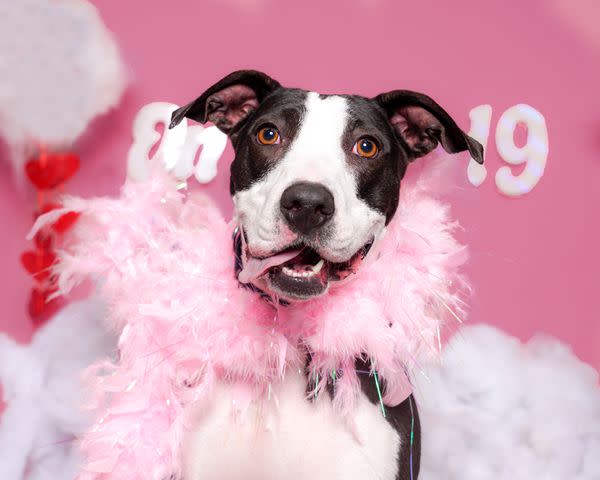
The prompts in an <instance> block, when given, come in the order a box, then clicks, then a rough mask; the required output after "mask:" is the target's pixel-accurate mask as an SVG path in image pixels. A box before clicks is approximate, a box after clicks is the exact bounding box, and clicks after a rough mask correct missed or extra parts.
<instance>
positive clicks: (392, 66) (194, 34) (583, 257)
mask: <svg viewBox="0 0 600 480" xmlns="http://www.w3.org/2000/svg"><path fill="white" fill-rule="evenodd" d="M94 3H95V4H96V5H97V6H98V8H99V10H100V13H101V15H102V17H103V18H104V20H105V22H106V24H107V25H108V27H109V28H110V29H111V30H113V31H114V33H115V35H116V37H117V40H118V41H119V42H120V44H121V47H122V52H123V55H124V57H125V59H126V61H127V62H128V64H129V65H130V66H131V70H132V77H133V80H132V86H131V88H130V90H129V92H128V93H127V94H126V96H125V98H124V101H123V103H122V106H121V107H120V108H119V110H118V111H115V112H113V113H111V114H109V115H107V116H105V117H103V118H101V119H99V120H97V121H96V122H95V123H94V125H93V126H92V127H91V128H90V129H89V131H88V133H87V134H86V135H85V137H84V138H83V139H82V140H81V141H80V142H79V147H78V148H79V152H80V154H81V156H82V160H83V167H82V170H81V171H80V173H79V174H78V175H77V176H76V178H75V179H74V180H73V181H72V183H71V184H70V185H69V186H68V187H67V190H68V191H69V192H72V193H78V194H82V195H96V194H107V193H114V192H116V190H117V188H118V186H119V185H120V183H121V182H122V181H123V178H124V171H125V156H126V152H127V149H128V147H129V145H130V141H131V138H130V131H131V123H132V120H133V117H134V115H135V113H136V112H137V110H138V109H139V108H140V107H141V106H142V105H144V104H146V103H149V102H151V101H159V100H160V101H173V102H176V103H180V104H181V103H183V102H186V101H188V100H189V99H191V98H192V97H194V96H196V95H197V94H199V93H200V92H201V91H202V90H203V89H204V88H206V87H207V86H209V85H210V84H211V82H213V81H216V80H217V79H219V78H220V77H221V76H223V75H225V74H227V73H229V72H230V71H232V70H235V69H239V68H246V67H251V68H257V69H261V70H264V71H266V72H268V73H270V74H271V75H272V76H274V77H275V78H277V79H278V80H280V81H281V82H282V83H284V84H286V85H289V86H301V87H305V88H311V89H315V90H319V91H322V92H354V93H360V94H365V95H373V94H376V93H379V92H381V91H385V90H391V89H395V88H407V89H414V90H420V91H422V92H425V93H428V94H430V95H432V96H433V97H434V98H436V99H437V100H438V101H439V102H440V103H442V104H443V105H444V106H445V107H446V108H447V109H448V111H450V112H451V113H452V114H453V115H454V116H455V118H456V119H457V120H458V122H459V123H460V124H461V125H462V126H463V127H464V128H465V129H468V127H469V118H468V112H469V110H470V109H471V108H473V107H475V106H477V105H481V104H490V105H492V107H493V109H494V115H493V120H492V125H493V128H495V125H496V122H497V121H498V118H499V116H500V114H501V113H502V112H503V111H504V110H505V109H506V108H508V107H510V106H512V105H515V104H517V103H527V104H529V105H532V106H533V107H535V108H536V109H537V110H539V111H540V112H541V113H542V114H543V115H544V116H545V117H546V121H547V124H548V131H549V141H550V155H549V157H548V164H547V168H546V172H545V175H544V176H543V178H542V179H541V181H540V183H539V184H538V185H537V186H536V187H535V188H534V189H533V191H532V192H531V193H530V194H528V195H525V196H522V197H518V198H507V197H505V196H502V195H501V194H500V193H499V192H498V191H497V189H496V186H495V185H494V182H493V177H494V174H495V171H496V170H497V169H498V168H499V167H500V166H501V165H504V163H503V162H502V160H501V159H500V157H499V156H498V154H497V152H496V148H495V145H494V136H493V130H492V135H491V136H490V143H489V144H488V153H487V158H486V161H487V165H488V172H489V175H488V180H486V182H485V183H484V184H483V185H482V186H481V187H479V188H475V187H472V186H470V185H469V184H468V183H467V182H466V179H465V178H464V177H465V175H461V179H460V181H459V182H458V185H457V187H458V188H456V189H455V190H454V191H453V193H452V194H451V196H450V199H451V201H452V203H453V205H454V207H455V213H456V215H457V217H458V218H459V219H460V221H461V223H462V225H463V226H464V227H465V233H464V237H465V239H466V240H467V241H468V243H469V244H470V246H471V248H472V261H471V264H470V267H469V270H468V274H469V276H470V278H471V279H472V282H473V285H474V286H475V292H474V297H473V301H472V311H471V315H470V321H471V322H489V323H492V324H495V325H498V326H501V327H502V328H504V329H505V330H507V331H509V332H511V333H513V334H516V335H518V336H519V337H521V338H524V339H526V338H529V337H530V336H531V335H532V334H534V333H535V332H540V331H541V332H547V333H549V334H552V335H555V336H557V337H559V338H561V339H562V340H564V341H566V342H568V343H570V344H571V345H573V347H574V349H575V351H576V353H577V354H578V355H579V356H580V357H581V358H583V359H584V360H586V361H588V362H590V363H592V364H593V365H595V366H596V367H599V368H600V348H599V346H600V323H599V314H598V311H599V307H598V302H597V299H596V295H598V284H599V282H598V275H597V274H598V272H599V271H600V255H599V254H598V252H597V250H596V249H597V247H598V244H599V242H598V240H599V238H600V235H599V233H600V216H599V215H598V205H600V188H599V187H598V180H599V179H600V176H599V173H600V108H599V107H600V95H598V85H600V67H599V65H600V64H599V62H598V55H599V54H600V41H598V40H599V38H598V35H597V34H596V33H595V30H594V29H593V23H590V22H585V21H583V20H585V18H586V10H583V9H584V8H587V9H594V8H596V7H595V6H594V4H593V2H589V1H588V0H577V1H575V2H568V3H569V5H571V6H572V7H573V9H576V10H577V9H578V10H577V12H579V13H578V14H573V11H574V10H573V11H571V10H569V11H564V12H563V11H561V9H562V8H564V7H563V6H561V4H560V1H559V0H556V1H550V0H548V1H547V0H531V1H528V2H522V1H502V2H475V1H468V0H454V1H452V2H445V1H437V2H429V1H420V2H400V1H398V0H370V1H369V0H345V1H343V2H342V1H338V2H326V1H322V0H321V1H318V2H317V1H313V0H309V1H308V0H307V1H303V2H294V3H293V4H292V3H291V2H290V3H289V6H286V5H284V2H281V1H275V0H255V1H249V0H246V1H244V0H228V1H224V0H212V1H208V0H205V1H198V0H196V1H193V0H180V1H171V2H148V1H142V0H128V1H126V2H125V1H123V2H117V1H115V0H97V1H96V2H94ZM292 5H293V6H292ZM589 13H590V15H591V14H592V13H593V12H591V10H590V12H589ZM582 19H583V20H582ZM230 159H231V150H230V149H228V151H227V157H226V158H225V159H224V160H227V161H229V160H230ZM456 162H457V164H460V167H458V168H459V171H460V173H461V174H462V173H463V172H466V165H467V162H466V160H465V159H464V158H461V159H459V158H457V159H456ZM226 163H227V162H223V163H222V164H221V171H220V173H219V176H218V178H217V179H216V180H215V181H214V182H213V183H212V184H211V185H209V186H208V187H207V188H208V190H209V191H210V192H211V193H212V194H214V195H215V196H216V197H217V198H218V199H219V201H220V202H221V205H223V207H224V209H225V210H226V211H230V208H231V207H230V201H229V199H228V198H227V195H226V192H227V171H226V170H227V168H226ZM33 204H34V201H33V198H32V196H31V194H28V193H19V192H18V191H17V189H16V188H15V186H14V183H13V182H12V180H11V178H10V176H9V170H8V167H7V165H6V164H5V163H1V164H0V219H1V220H0V221H1V225H2V227H3V228H2V236H1V238H0V247H1V248H0V264H1V265H2V266H3V270H2V275H1V276H0V287H1V288H0V304H1V305H3V307H4V308H3V315H2V317H1V318H0V329H1V330H6V331H8V332H9V333H10V334H12V335H14V336H15V337H16V338H18V339H19V340H22V341H25V340H26V339H27V338H28V337H29V335H30V333H31V328H30V325H29V321H28V319H27V317H26V315H25V309H26V302H27V295H28V289H29V286H30V283H29V278H28V277H27V276H26V275H25V273H24V272H23V271H22V270H21V268H20V266H19V264H18V256H19V254H20V252H22V251H23V250H24V249H25V248H26V246H27V242H26V241H25V240H24V236H25V234H26V232H27V230H28V228H29V226H30V225H31V212H32V210H33Z"/></svg>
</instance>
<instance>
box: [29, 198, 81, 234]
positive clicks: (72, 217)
mask: <svg viewBox="0 0 600 480" xmlns="http://www.w3.org/2000/svg"><path fill="white" fill-rule="evenodd" d="M58 208H62V205H61V204H59V203H46V204H45V205H44V206H42V208H41V209H40V211H39V213H38V214H37V216H40V215H43V214H44V213H48V212H51V211H52V210H56V209H58ZM79 215H80V214H79V213H78V212H67V213H65V214H64V215H61V216H60V217H59V218H58V220H56V221H55V222H54V223H53V224H52V227H51V228H52V230H54V231H55V232H56V233H65V232H66V231H67V230H69V228H71V227H72V226H73V224H74V223H75V222H76V221H77V219H78V218H79Z"/></svg>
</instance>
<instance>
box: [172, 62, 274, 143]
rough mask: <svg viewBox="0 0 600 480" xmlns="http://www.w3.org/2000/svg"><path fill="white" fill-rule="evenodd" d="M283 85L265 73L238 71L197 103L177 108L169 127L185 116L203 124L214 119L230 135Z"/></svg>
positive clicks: (198, 99) (195, 101)
mask: <svg viewBox="0 0 600 480" xmlns="http://www.w3.org/2000/svg"><path fill="white" fill-rule="evenodd" d="M280 87H281V85H280V84H279V82H277V81H276V80H273V79H272V78H271V77H269V76H268V75H265V74H264V73H262V72H257V71H256V70H238V71H237V72H233V73H230V74H229V75H227V76H226V77H225V78H223V79H222V80H220V81H219V82H217V83H215V84H214V85H213V86H212V87H210V88H209V89H208V90H206V91H205V92H204V93H203V94H202V95H200V96H199V97H198V98H197V99H196V100H194V101H193V102H190V103H188V104H187V105H186V106H184V107H181V108H178V109H177V110H175V111H174V112H173V114H172V115H171V124H170V125H169V128H173V127H174V126H175V125H177V124H178V123H179V122H181V120H183V119H184V118H191V119H192V120H196V121H197V122H200V123H204V122H207V121H210V122H212V123H214V124H215V125H216V126H217V127H218V128H219V130H221V131H222V132H225V133H227V134H229V133H230V132H231V130H233V129H234V128H235V127H236V126H237V125H238V124H239V123H240V122H242V121H243V120H244V119H246V117H247V116H248V115H250V114H251V113H252V112H253V111H254V110H256V109H257V108H258V105H259V104H260V102H261V101H262V100H263V99H264V98H265V97H266V96H267V95H268V94H270V93H271V92H273V91H275V90H277V89H278V88H280Z"/></svg>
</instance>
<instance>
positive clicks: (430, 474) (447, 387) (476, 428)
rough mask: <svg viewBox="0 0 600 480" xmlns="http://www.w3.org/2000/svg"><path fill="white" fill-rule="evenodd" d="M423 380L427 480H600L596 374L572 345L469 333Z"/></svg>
mask: <svg viewBox="0 0 600 480" xmlns="http://www.w3.org/2000/svg"><path fill="white" fill-rule="evenodd" d="M426 375H427V377H428V378H429V380H427V379H426V378H425V377H424V376H422V375H418V377H417V378H416V394H417V397H418V400H419V408H420V413H421V420H422V430H423V457H422V461H421V465H422V476H421V477H420V478H422V479H423V480H439V479H444V480H454V479H456V480H458V479H460V480H487V479H493V480H504V479H506V480H508V479H510V480H531V479H539V480H559V479H561V480H562V479H565V478H569V479H577V480H598V479H600V389H599V387H598V374H597V372H596V371H595V370H594V369H593V368H591V367H590V366H589V365H586V364H584V363H582V362H581V361H579V360H578V359H577V358H576V357H575V355H574V354H573V353H572V352H571V350H570V349H569V348H568V347H567V346H566V345H564V344H562V343H560V342H558V341H557V340H555V339H552V338H549V337H544V336H538V337H535V338H534V339H533V340H531V341H530V342H528V343H526V344H522V343H521V342H519V341H518V340H517V339H515V338H513V337H510V336H508V335H506V334H504V333H502V332H501V331H500V330H497V329H495V328H492V327H489V326H483V325H480V326H471V327H466V328H463V329H462V330H461V331H460V332H459V333H458V334H457V335H456V336H455V337H454V338H453V339H452V341H451V342H450V343H449V344H448V345H447V347H446V349H445V352H444V355H443V364H442V365H440V366H438V367H432V368H430V369H428V370H427V371H426Z"/></svg>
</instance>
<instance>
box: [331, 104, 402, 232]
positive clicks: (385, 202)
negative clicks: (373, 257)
mask: <svg viewBox="0 0 600 480" xmlns="http://www.w3.org/2000/svg"><path fill="white" fill-rule="evenodd" d="M344 97H345V98H346V100H347V102H348V114H349V117H348V122H347V124H346V129H345V131H344V135H343V139H342V148H343V150H344V152H345V153H346V158H347V161H348V164H349V165H350V166H351V168H352V169H353V171H354V172H355V177H356V183H357V195H358V197H359V198H360V199H362V200H364V201H365V202H366V203H367V205H369V206H370V207H371V208H372V209H374V210H376V211H378V212H380V213H382V214H383V215H385V217H386V223H388V222H389V221H390V220H391V219H392V217H393V216H394V213H395V212H396V208H397V207H398V199H399V194H400V180H402V177H403V176H404V173H405V172H406V167H407V165H408V155H407V154H406V152H405V151H404V149H403V148H402V146H401V145H400V144H399V142H398V140H397V138H396V135H395V134H394V131H393V130H392V128H391V126H390V123H389V122H388V119H387V115H386V113H385V111H384V110H383V109H382V108H381V107H380V106H379V105H378V104H377V103H375V102H374V101H372V100H369V99H367V98H364V97H360V96H356V95H345V96H344ZM365 136H366V137H371V138H373V139H374V140H375V141H376V143H377V144H378V146H379V152H378V153H377V155H376V156H375V157H373V158H363V157H359V156H358V155H356V154H354V153H352V148H353V146H354V144H355V143H356V141H357V140H359V139H360V138H362V137H365Z"/></svg>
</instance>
